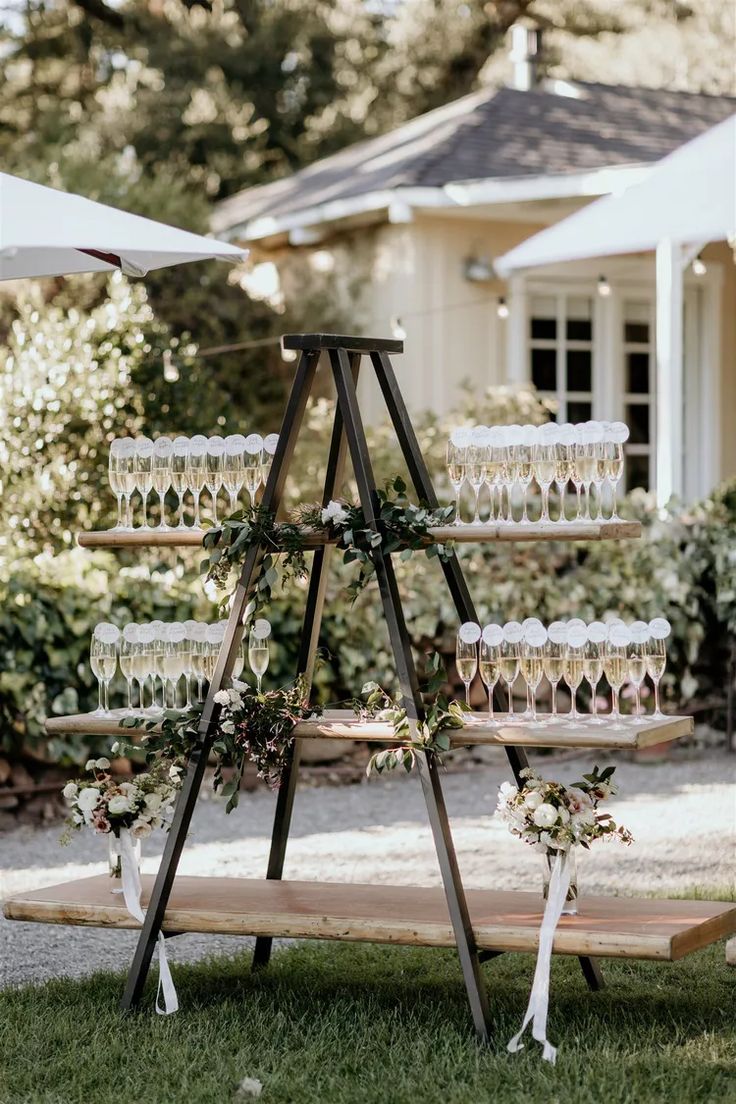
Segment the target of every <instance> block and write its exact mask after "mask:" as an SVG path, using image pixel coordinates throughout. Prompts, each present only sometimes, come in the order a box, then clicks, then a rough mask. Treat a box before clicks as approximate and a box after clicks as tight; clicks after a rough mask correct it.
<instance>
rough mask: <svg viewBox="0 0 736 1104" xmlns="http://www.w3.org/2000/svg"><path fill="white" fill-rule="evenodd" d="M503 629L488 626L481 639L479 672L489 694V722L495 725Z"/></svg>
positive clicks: (496, 626)
mask: <svg viewBox="0 0 736 1104" xmlns="http://www.w3.org/2000/svg"><path fill="white" fill-rule="evenodd" d="M502 642H503V629H502V628H501V626H500V625H486V627H485V628H484V629H483V634H482V636H481V638H480V659H479V663H478V670H479V671H480V677H481V679H482V680H483V685H484V686H485V688H486V691H487V693H488V721H489V723H490V724H494V723H495V722H494V716H493V691H494V690H495V688H496V683H497V682H498V680H499V679H500V677H501V667H500V660H501V644H502Z"/></svg>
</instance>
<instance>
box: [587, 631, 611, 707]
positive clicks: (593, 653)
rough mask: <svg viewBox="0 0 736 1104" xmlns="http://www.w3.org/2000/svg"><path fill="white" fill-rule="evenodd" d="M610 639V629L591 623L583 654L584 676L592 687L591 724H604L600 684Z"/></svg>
mask: <svg viewBox="0 0 736 1104" xmlns="http://www.w3.org/2000/svg"><path fill="white" fill-rule="evenodd" d="M607 639H608V628H607V627H606V625H604V624H603V622H602V621H591V623H590V624H589V625H588V639H587V641H586V643H585V651H584V654H583V675H584V676H585V681H586V682H587V683H588V686H589V687H590V707H591V714H592V715H591V718H590V723H591V724H604V723H605V722H604V720H603V718H602V717H599V716H598V701H597V696H598V683H599V682H600V681H601V678H602V676H603V657H604V655H605V650H606V640H607Z"/></svg>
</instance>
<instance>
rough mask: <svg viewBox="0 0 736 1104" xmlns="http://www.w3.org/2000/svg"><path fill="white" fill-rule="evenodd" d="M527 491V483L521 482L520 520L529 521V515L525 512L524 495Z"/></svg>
mask: <svg viewBox="0 0 736 1104" xmlns="http://www.w3.org/2000/svg"><path fill="white" fill-rule="evenodd" d="M528 491H529V484H528V483H524V484H522V488H521V506H522V509H521V520H522V521H529V515H528V514H527V512H526V496H527V494H528Z"/></svg>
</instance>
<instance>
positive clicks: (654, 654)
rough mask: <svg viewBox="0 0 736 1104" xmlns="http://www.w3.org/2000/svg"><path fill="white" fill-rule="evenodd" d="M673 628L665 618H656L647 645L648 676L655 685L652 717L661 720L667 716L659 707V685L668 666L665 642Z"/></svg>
mask: <svg viewBox="0 0 736 1104" xmlns="http://www.w3.org/2000/svg"><path fill="white" fill-rule="evenodd" d="M671 631H672V628H671V626H670V623H669V621H667V619H666V618H664V617H655V618H654V619H653V620H652V621H650V622H649V641H648V643H647V653H646V654H647V674H648V675H649V677H650V679H651V680H652V683H653V684H654V712H653V713H652V717H653V718H655V720H661V719H662V718H663V717H664V716H665V714H664V713H663V712H662V710H661V709H660V707H659V684H660V682H661V681H662V676H663V675H664V671H665V667H666V666H667V649H666V645H665V640H666V639H667V637H668V636H669V635H670V632H671Z"/></svg>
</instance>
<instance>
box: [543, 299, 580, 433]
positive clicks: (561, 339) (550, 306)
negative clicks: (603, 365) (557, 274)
mask: <svg viewBox="0 0 736 1104" xmlns="http://www.w3.org/2000/svg"><path fill="white" fill-rule="evenodd" d="M529 374H530V377H531V380H532V382H533V383H534V385H535V387H536V388H537V390H538V391H539V392H540V393H541V395H542V396H544V397H545V398H551V399H554V400H555V401H556V403H557V420H558V421H559V422H585V421H588V419H589V418H591V417H592V416H593V297H592V295H590V296H588V295H571V294H567V293H559V294H556V295H532V296H531V297H530V300H529Z"/></svg>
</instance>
